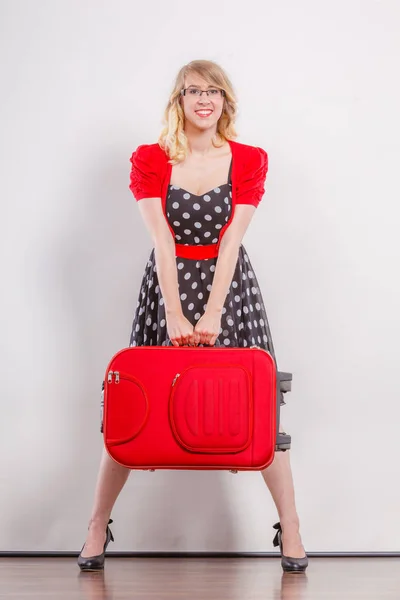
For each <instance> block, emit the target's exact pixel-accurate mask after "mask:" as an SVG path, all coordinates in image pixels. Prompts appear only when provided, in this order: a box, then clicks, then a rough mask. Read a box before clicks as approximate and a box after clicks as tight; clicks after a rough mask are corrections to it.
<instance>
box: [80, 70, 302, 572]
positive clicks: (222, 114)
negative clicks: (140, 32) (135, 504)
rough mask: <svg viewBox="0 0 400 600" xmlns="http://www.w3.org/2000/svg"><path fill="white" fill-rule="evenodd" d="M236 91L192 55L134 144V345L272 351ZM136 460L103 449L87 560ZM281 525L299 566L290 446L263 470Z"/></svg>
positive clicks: (253, 188)
mask: <svg viewBox="0 0 400 600" xmlns="http://www.w3.org/2000/svg"><path fill="white" fill-rule="evenodd" d="M235 117H236V100H235V95H234V92H233V89H232V85H231V83H230V81H229V78H228V77H227V75H226V74H225V73H224V71H223V70H222V69H221V68H220V67H219V66H218V65H217V64H215V63H213V62H211V61H205V60H196V61H193V62H191V63H189V64H188V65H185V66H184V67H183V68H182V69H181V70H180V72H179V73H178V76H177V78H176V82H175V86H174V89H173V92H172V94H171V96H170V100H169V103H168V106H167V108H166V112H165V121H166V126H165V128H164V130H163V131H162V133H161V136H160V139H159V141H158V144H150V145H142V146H139V147H138V148H137V150H136V151H135V152H134V153H133V154H132V157H131V163H132V169H131V183H130V189H131V190H132V192H133V194H134V196H135V198H136V200H137V201H138V206H139V210H140V213H141V215H142V217H143V220H144V222H145V224H146V226H147V228H148V231H149V233H150V235H151V237H152V239H153V242H154V249H153V250H152V252H151V255H150V258H149V261H148V263H147V266H146V269H145V273H144V276H143V280H142V286H141V289H140V293H139V300H138V303H137V306H136V313H135V316H134V321H133V326H132V333H131V338H130V345H131V346H135V345H165V344H169V343H172V344H173V345H175V346H180V345H199V344H200V345H204V344H207V345H211V346H212V345H214V344H215V343H216V342H217V338H218V343H220V344H223V345H225V346H250V345H257V346H260V347H263V348H265V349H266V350H269V351H272V347H271V343H269V337H268V324H267V317H266V314H265V308H264V304H263V300H262V296H261V293H260V290H259V288H258V284H257V280H256V277H255V274H254V271H253V270H252V267H251V263H250V261H249V257H248V255H247V253H246V251H245V249H244V247H243V245H242V244H241V240H242V238H243V236H244V234H245V232H246V230H247V228H248V226H249V224H250V221H251V219H252V217H253V215H254V212H255V209H256V207H257V205H258V204H259V202H260V200H261V198H262V195H263V193H264V182H265V178H266V174H267V169H268V156H267V153H266V152H265V151H264V150H263V149H262V148H257V147H253V146H248V145H245V144H240V143H238V142H235V141H234V138H235V137H236V132H235V125H234V123H235ZM129 473H130V470H129V469H127V468H125V467H122V466H120V465H118V464H117V463H115V462H114V461H113V460H112V459H111V458H110V457H109V456H108V454H107V452H104V454H103V458H102V462H101V466H100V472H99V476H98V483H97V488H96V493H95V501H94V506H93V511H92V517H91V519H90V523H89V531H88V536H87V540H86V543H85V545H84V547H83V549H82V552H81V554H80V556H79V559H78V564H79V566H80V567H81V569H82V570H95V569H101V568H103V566H104V553H105V550H106V547H107V545H108V543H109V541H110V540H111V539H113V538H112V534H111V531H110V528H109V527H108V524H109V523H110V522H111V521H110V520H109V517H110V514H111V510H112V508H113V506H114V503H115V501H116V499H117V497H118V495H119V493H120V491H121V489H122V487H123V485H124V483H125V481H126V480H127V477H128V475H129ZM262 475H263V478H264V480H265V482H266V484H267V486H268V488H269V490H270V492H271V494H272V497H273V500H274V502H275V504H276V507H277V510H278V514H279V517H280V523H277V524H276V526H275V529H277V534H276V536H275V539H274V544H275V545H279V546H280V549H281V553H282V567H283V569H284V570H285V571H304V570H305V569H306V567H307V564H308V559H307V556H306V555H305V552H304V548H303V546H302V543H301V538H300V534H299V519H298V516H297V512H296V506H295V499H294V489H293V481H292V474H291V468H290V461H289V453H288V452H278V453H277V454H276V456H275V459H274V461H273V463H272V465H271V466H269V467H268V468H267V469H265V470H264V471H263V472H262Z"/></svg>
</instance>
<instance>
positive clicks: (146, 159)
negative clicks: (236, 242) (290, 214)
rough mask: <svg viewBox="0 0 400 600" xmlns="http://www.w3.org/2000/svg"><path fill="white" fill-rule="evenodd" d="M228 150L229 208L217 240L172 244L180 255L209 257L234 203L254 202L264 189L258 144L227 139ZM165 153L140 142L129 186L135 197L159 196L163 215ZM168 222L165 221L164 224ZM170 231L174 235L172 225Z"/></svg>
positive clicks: (264, 164) (264, 159)
mask: <svg viewBox="0 0 400 600" xmlns="http://www.w3.org/2000/svg"><path fill="white" fill-rule="evenodd" d="M228 141H229V145H230V147H231V152H232V172H231V177H232V210H231V214H230V218H229V220H228V222H227V223H226V225H224V227H223V228H222V229H221V232H220V236H219V241H218V244H207V245H206V246H187V245H182V244H176V249H177V256H183V257H184V258H185V257H186V258H197V259H199V258H200V259H201V258H211V257H215V256H218V248H219V245H220V243H221V239H222V236H223V234H224V232H225V230H226V229H227V227H229V225H230V223H231V221H232V218H233V215H234V213H235V206H236V205H237V204H251V205H253V206H258V204H259V203H260V201H261V198H262V197H263V194H264V191H265V187H264V186H265V179H266V176H267V171H268V155H267V153H266V152H265V150H263V149H262V148H259V147H257V146H249V145H247V144H241V143H240V142H235V141H233V140H228ZM168 160H169V159H168V156H167V154H166V153H165V152H164V150H163V149H162V148H160V146H159V145H158V144H143V145H141V146H138V148H137V149H136V150H135V152H133V154H132V156H131V158H130V161H131V163H132V168H131V175H130V185H129V189H130V190H131V191H132V193H133V195H134V197H135V198H136V200H137V201H139V200H142V199H143V198H161V200H162V207H163V212H164V215H165V218H166V210H165V206H166V200H167V192H168V184H169V182H170V179H171V170H172V165H171V164H170V163H169V162H168ZM168 225H169V224H168ZM169 228H170V230H171V233H172V235H173V236H175V233H174V231H173V229H172V227H171V226H170V225H169Z"/></svg>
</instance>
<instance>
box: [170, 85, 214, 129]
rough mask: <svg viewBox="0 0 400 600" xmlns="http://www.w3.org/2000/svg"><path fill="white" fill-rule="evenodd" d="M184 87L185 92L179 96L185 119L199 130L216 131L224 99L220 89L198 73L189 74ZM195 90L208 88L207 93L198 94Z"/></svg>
mask: <svg viewBox="0 0 400 600" xmlns="http://www.w3.org/2000/svg"><path fill="white" fill-rule="evenodd" d="M185 88H186V93H185V95H184V96H181V98H180V102H181V106H182V108H183V112H184V114H185V120H186V121H188V122H189V123H190V124H191V125H193V126H194V127H196V128H197V129H199V130H201V131H205V130H207V129H213V130H215V131H216V129H217V123H218V119H219V118H220V116H221V114H222V111H223V108H224V100H225V99H224V97H223V95H222V94H221V90H220V89H219V88H217V87H216V86H215V85H210V84H208V83H207V82H206V81H204V79H201V78H200V77H199V76H198V75H189V76H188V77H187V78H186V80H185ZM196 90H208V91H209V94H208V95H207V94H206V93H205V92H203V93H202V94H201V96H200V95H199V92H198V91H197V92H196Z"/></svg>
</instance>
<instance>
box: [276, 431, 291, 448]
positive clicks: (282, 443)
mask: <svg viewBox="0 0 400 600" xmlns="http://www.w3.org/2000/svg"><path fill="white" fill-rule="evenodd" d="M291 442H292V438H291V436H290V435H289V434H288V433H278V435H277V439H276V445H275V452H286V450H290V447H291Z"/></svg>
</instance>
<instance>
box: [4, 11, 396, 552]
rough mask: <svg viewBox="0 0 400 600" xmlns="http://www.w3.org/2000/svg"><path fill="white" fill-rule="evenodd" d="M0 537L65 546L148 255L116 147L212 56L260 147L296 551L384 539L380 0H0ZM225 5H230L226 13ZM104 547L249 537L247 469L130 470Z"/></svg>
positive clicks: (160, 546) (89, 485) (387, 372)
mask: <svg viewBox="0 0 400 600" xmlns="http://www.w3.org/2000/svg"><path fill="white" fill-rule="evenodd" d="M0 7H1V19H0V23H1V24H0V27H1V31H0V34H1V35H0V44H1V56H2V60H1V98H2V108H1V120H2V134H1V168H2V174H1V203H2V211H1V215H2V219H1V222H2V228H1V229H2V234H1V247H2V269H1V273H2V293H1V311H0V313H1V319H2V322H1V332H2V336H1V339H2V344H1V357H0V359H1V364H2V375H1V383H2V393H1V396H0V398H1V399H0V402H1V436H0V461H1V464H0V466H1V473H0V475H1V476H0V486H1V488H0V513H1V514H2V515H3V518H2V534H1V542H0V544H1V548H0V549H1V550H26V551H31V550H32V551H33V550H55V551H56V550H80V548H81V545H82V543H83V540H84V538H85V534H86V527H87V521H88V518H89V514H90V508H91V504H92V498H93V489H94V485H95V480H96V475H97V468H98V462H99V457H100V450H101V446H102V438H101V435H100V433H99V399H100V386H101V381H102V377H103V373H104V370H105V368H106V365H107V363H108V360H109V358H110V357H111V356H112V355H113V354H114V352H116V351H117V350H119V349H120V348H122V347H125V346H127V344H128V342H129V334H130V327H131V321H132V318H133V312H134V308H135V306H136V300H137V295H138V291H139V284H140V280H141V276H142V272H143V269H144V266H145V262H146V259H147V256H148V254H149V252H150V250H151V240H150V237H149V236H148V234H147V233H146V232H145V231H144V228H143V225H142V223H141V218H140V215H139V211H138V209H137V206H136V202H135V200H134V199H133V196H132V195H131V193H130V191H129V189H128V183H129V168H130V163H129V157H130V155H131V152H132V150H133V149H134V148H136V146H137V145H138V144H141V143H152V142H155V141H156V140H157V136H158V133H159V131H160V127H161V118H162V111H163V109H164V105H165V103H166V101H167V97H168V93H169V91H170V89H171V86H172V82H173V79H174V77H175V75H176V73H177V71H178V69H179V68H180V67H181V66H182V65H183V64H184V63H186V62H188V61H190V60H193V59H195V58H207V59H212V60H216V61H217V62H219V63H220V64H221V65H222V66H223V67H224V68H225V69H226V70H227V72H228V74H229V75H230V77H231V78H232V80H233V83H234V86H235V88H236V90H237V92H238V96H239V107H240V116H239V121H238V130H239V133H240V137H239V138H238V140H239V141H242V142H245V143H249V144H254V145H259V146H262V147H263V148H265V149H266V150H267V151H268V153H269V159H270V171H269V175H268V180H267V191H266V194H265V196H264V199H263V201H262V203H261V205H260V207H259V208H258V210H257V212H256V215H255V218H254V220H253V222H252V224H251V229H250V230H249V232H248V234H247V235H246V238H245V241H244V244H245V247H246V248H247V250H248V252H249V255H250V257H251V260H252V262H253V264H254V267H255V270H256V273H257V276H258V278H259V283H260V285H261V289H262V291H263V295H264V300H265V303H266V306H267V309H268V316H269V319H270V322H271V328H272V333H273V336H274V342H275V346H276V350H277V354H278V360H279V363H280V367H281V369H283V370H288V371H292V372H293V376H294V381H293V391H292V393H291V394H288V396H287V402H288V404H287V406H286V407H285V408H284V409H283V414H282V420H283V424H284V426H285V428H286V430H287V431H289V432H290V433H291V435H292V437H293V444H292V453H291V457H292V465H293V471H294V476H295V483H296V493H297V504H298V510H299V514H300V518H301V523H302V535H303V541H304V543H305V546H306V548H307V550H308V551H398V550H400V521H399V519H398V514H399V512H398V511H399V506H400V483H399V477H398V460H399V447H398V442H397V438H398V434H397V430H396V429H397V424H398V421H399V418H400V409H399V392H398V382H397V373H398V368H397V367H398V343H399V338H400V320H399V314H398V307H399V305H400V285H399V281H398V275H397V276H396V273H397V272H398V268H399V258H400V256H399V254H400V252H399V241H398V238H399V235H398V227H399V226H398V224H399V217H400V214H399V208H398V205H399V204H398V203H399V188H400V186H399V180H398V173H399V168H398V165H399V160H400V143H399V138H400V127H399V124H400V119H399V113H398V107H399V106H400V97H399V96H400V94H399V80H398V77H397V76H396V75H395V74H396V72H398V56H399V51H400V38H399V36H398V31H399V16H400V8H399V4H398V3H397V2H396V0H386V1H385V0H382V1H381V2H378V1H375V0H365V1H364V2H358V1H357V0H336V1H335V2H329V3H328V2H320V1H319V0H303V1H302V2H297V1H296V0H286V1H285V0H283V1H281V2H272V0H267V1H266V0H252V1H251V0H250V1H247V2H246V3H245V5H243V3H242V2H239V1H232V0H229V2H228V1H220V2H214V0H202V2H201V4H200V5H199V4H198V3H197V4H196V3H188V2H186V1H184V0H174V1H171V2H164V1H162V0H158V1H156V2H155V1H153V2H148V3H142V2H132V1H130V0H113V1H111V0H109V1H108V2H106V1H99V0H68V1H67V0H37V1H36V2H33V1H29V0H25V1H23V0H8V1H7V0H2V1H1V3H0ZM245 11H246V12H245ZM113 518H114V520H115V523H114V526H113V530H114V533H115V537H116V543H115V544H113V547H112V548H110V550H132V551H135V550H143V551H147V550H149V551H151V550H165V551H167V550H171V551H207V550H210V551H219V550H221V551H224V550H226V551H249V552H251V551H272V550H273V547H272V537H273V531H272V528H271V525H272V524H273V523H274V522H275V520H276V511H275V508H274V505H273V503H272V500H271V498H270V495H269V492H268V490H267V488H266V487H265V484H264V482H263V480H262V478H261V476H260V474H259V473H245V474H239V475H235V476H234V475H232V474H230V473H210V472H205V473H192V472H162V471H160V472H156V473H147V472H139V473H134V474H132V476H131V478H130V479H129V481H128V484H127V486H126V488H125V489H124V490H123V492H122V494H121V496H120V499H119V500H118V503H117V505H116V507H115V510H114V512H113Z"/></svg>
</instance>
